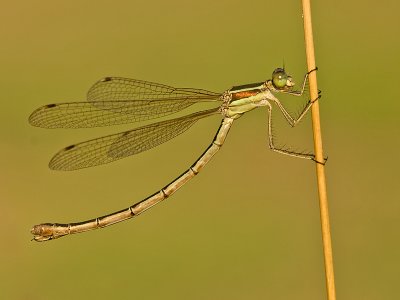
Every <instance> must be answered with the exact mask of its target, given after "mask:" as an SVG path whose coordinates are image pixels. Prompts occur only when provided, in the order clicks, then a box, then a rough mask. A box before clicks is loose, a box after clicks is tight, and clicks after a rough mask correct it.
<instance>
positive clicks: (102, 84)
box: [87, 77, 221, 102]
mask: <svg viewBox="0 0 400 300" xmlns="http://www.w3.org/2000/svg"><path fill="white" fill-rule="evenodd" d="M220 95H221V94H220V93H215V92H210V91H207V90H202V89H194V88H175V87H172V86H168V85H164V84H160V83H154V82H149V81H144V80H137V79H129V78H122V77H106V78H103V79H101V80H99V81H98V82H96V83H95V84H94V85H93V86H92V87H91V88H90V90H89V91H88V93H87V100H88V101H89V102H96V101H120V100H125V101H126V100H156V99H178V98H185V99H198V97H201V98H203V97H205V98H211V99H215V98H218V97H219V96H220Z"/></svg>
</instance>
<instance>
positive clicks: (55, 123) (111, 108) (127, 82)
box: [29, 68, 317, 242]
mask: <svg viewBox="0 0 400 300" xmlns="http://www.w3.org/2000/svg"><path fill="white" fill-rule="evenodd" d="M312 71H315V70H312ZM312 71H310V72H308V73H307V74H306V75H305V76H304V80H303V83H302V86H301V89H300V90H293V87H294V82H293V80H292V77H291V76H289V75H287V74H286V72H285V70H284V69H282V68H277V69H275V70H274V72H273V73H272V79H271V80H267V81H265V82H259V83H254V84H246V85H241V86H234V87H232V88H231V89H229V90H227V91H225V92H224V93H222V94H221V93H215V92H210V91H207V90H202V89H193V88H174V87H170V86H167V85H163V84H158V83H152V82H147V81H142V80H134V79H126V78H120V77H106V78H104V79H102V80H100V81H98V82H97V83H95V84H94V85H93V86H92V88H91V89H90V90H89V92H88V95H87V102H69V103H58V104H49V105H45V106H43V107H40V108H38V109H37V110H35V111H34V112H33V113H32V115H31V116H30V117H29V122H30V123H31V124H32V125H34V126H38V127H44V128H83V127H96V126H108V125H116V124H124V123H131V122H140V121H145V120H151V119H155V118H160V117H164V116H167V115H170V114H173V113H176V112H179V111H181V110H183V109H185V108H188V107H189V106H191V105H193V104H195V103H199V102H215V103H219V106H218V107H216V108H213V109H208V110H203V111H200V112H195V113H192V114H189V115H186V116H183V117H179V118H175V119H170V120H167V121H161V122H158V123H153V124H150V125H146V126H143V127H138V128H136V129H133V130H129V131H125V132H121V133H117V134H113V135H108V136H104V137H100V138H97V139H93V140H89V141H86V142H83V143H79V144H75V145H71V146H68V147H66V148H64V149H62V150H61V151H59V152H58V153H57V154H56V155H55V156H54V157H53V158H52V159H51V161H50V164H49V166H50V168H51V169H55V170H76V169H81V168H86V167H93V166H96V165H100V164H105V163H109V162H112V161H115V160H118V159H121V158H124V157H127V156H130V155H134V154H138V153H140V152H143V151H146V150H149V149H151V148H153V147H156V146H158V145H160V144H162V143H164V142H166V141H168V140H170V139H172V138H174V137H176V136H178V135H179V134H181V133H183V132H184V131H186V130H187V129H189V128H190V127H191V126H192V125H193V124H194V123H195V122H196V121H198V120H200V119H203V118H205V117H208V116H212V115H216V114H219V115H221V116H222V123H221V125H220V127H219V129H218V131H217V133H216V135H215V137H214V139H213V141H212V143H211V144H210V146H209V147H208V148H207V149H206V150H205V152H204V153H203V154H202V155H201V156H200V157H199V158H198V159H197V160H196V161H195V162H194V164H193V165H192V166H191V167H190V168H189V169H188V170H187V171H185V172H184V173H183V174H181V175H180V176H178V177H177V178H176V179H175V180H173V181H172V182H171V183H169V184H168V185H166V186H165V187H164V188H162V189H161V190H159V191H158V192H156V193H154V194H153V195H151V196H149V197H147V198H146V199H144V200H142V201H140V202H138V203H136V204H134V205H132V206H130V207H128V208H126V209H123V210H120V211H117V212H114V213H111V214H109V215H106V216H102V217H98V218H95V219H92V220H88V221H84V222H79V223H70V224H58V223H43V224H39V225H35V226H34V227H33V228H32V230H31V233H32V234H33V235H34V238H33V239H34V240H35V241H39V242H42V241H48V240H52V239H56V238H59V237H62V236H65V235H68V234H73V233H80V232H84V231H88V230H92V229H97V228H103V227H106V226H109V225H112V224H115V223H118V222H121V221H124V220H127V219H130V218H132V217H134V216H137V215H139V214H141V213H142V212H144V211H146V210H147V209H149V208H150V207H152V206H154V205H155V204H157V203H159V202H161V201H163V200H164V199H166V198H167V197H169V196H171V195H172V194H173V193H174V192H175V191H176V190H177V189H179V188H180V187H181V186H183V185H184V184H185V183H186V182H188V181H189V180H190V179H192V178H193V177H194V176H195V175H197V174H198V173H199V172H200V170H201V169H202V168H203V167H204V166H205V165H206V164H207V163H208V162H209V161H210V160H211V158H212V157H213V156H214V154H215V153H217V151H218V150H219V149H220V148H221V146H222V144H223V143H224V141H225V138H226V136H227V134H228V131H229V129H230V128H231V126H232V124H233V122H234V121H235V120H236V119H238V118H239V117H240V116H242V115H243V114H244V113H246V112H248V111H251V110H253V109H255V108H258V107H263V106H265V107H266V108H267V110H268V134H269V137H268V141H269V147H270V148H271V150H273V151H276V152H279V153H283V154H286V155H290V156H295V157H300V158H306V159H311V160H314V155H312V154H305V153H299V152H294V151H291V150H288V149H282V148H279V147H276V146H275V145H274V140H273V135H272V132H271V130H272V129H271V128H272V104H276V106H277V107H278V108H279V110H280V111H281V112H282V114H283V116H284V117H285V119H286V120H287V122H288V123H289V124H290V125H291V126H295V125H296V124H297V123H298V122H299V121H300V120H301V119H302V118H303V117H304V116H305V114H306V113H307V111H308V110H309V108H310V107H311V105H312V103H313V102H314V101H315V100H317V99H314V100H312V101H311V100H309V101H308V102H307V104H306V105H305V106H304V108H303V110H302V111H301V112H300V113H299V114H298V116H297V117H293V116H292V115H291V114H290V113H289V112H288V111H287V110H286V109H285V108H284V106H283V105H282V103H281V102H280V101H279V99H278V98H276V97H275V96H274V94H277V93H284V94H288V95H293V96H302V95H303V92H304V89H305V87H306V84H307V82H308V75H309V74H310V73H311V72H312Z"/></svg>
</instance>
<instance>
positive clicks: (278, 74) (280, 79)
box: [272, 68, 288, 89]
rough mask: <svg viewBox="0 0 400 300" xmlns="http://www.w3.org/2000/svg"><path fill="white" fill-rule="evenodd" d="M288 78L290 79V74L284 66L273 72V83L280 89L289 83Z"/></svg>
mask: <svg viewBox="0 0 400 300" xmlns="http://www.w3.org/2000/svg"><path fill="white" fill-rule="evenodd" d="M287 80H288V75H287V74H286V72H285V70H284V69H282V68H277V69H275V71H274V72H273V73H272V83H273V84H274V86H275V87H276V88H278V89H283V88H284V87H285V86H286V84H287Z"/></svg>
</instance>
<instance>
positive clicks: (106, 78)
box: [101, 77, 112, 82]
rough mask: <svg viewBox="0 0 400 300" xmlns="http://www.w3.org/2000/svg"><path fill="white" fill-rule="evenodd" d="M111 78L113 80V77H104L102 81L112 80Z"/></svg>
mask: <svg viewBox="0 0 400 300" xmlns="http://www.w3.org/2000/svg"><path fill="white" fill-rule="evenodd" d="M111 80H112V78H111V77H104V78H103V79H102V80H101V81H102V82H106V81H111Z"/></svg>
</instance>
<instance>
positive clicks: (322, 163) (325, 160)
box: [312, 156, 328, 166]
mask: <svg viewBox="0 0 400 300" xmlns="http://www.w3.org/2000/svg"><path fill="white" fill-rule="evenodd" d="M312 160H313V161H314V162H316V163H317V164H320V165H323V166H325V164H326V162H327V161H328V156H327V157H324V161H323V162H321V161H319V160H316V159H315V157H313V158H312Z"/></svg>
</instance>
